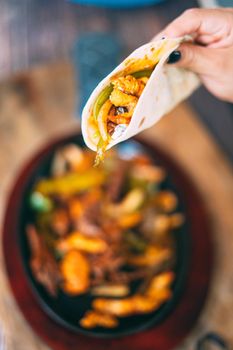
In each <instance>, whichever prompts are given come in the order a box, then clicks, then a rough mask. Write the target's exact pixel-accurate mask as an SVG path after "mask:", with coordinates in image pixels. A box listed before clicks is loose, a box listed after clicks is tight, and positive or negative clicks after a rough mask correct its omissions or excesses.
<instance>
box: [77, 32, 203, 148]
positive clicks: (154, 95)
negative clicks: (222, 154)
mask: <svg viewBox="0 0 233 350" xmlns="http://www.w3.org/2000/svg"><path fill="white" fill-rule="evenodd" d="M186 40H189V39H187V38H186V37H184V38H176V39H166V38H165V39H161V40H158V41H153V42H150V43H148V44H146V45H143V46H141V47H139V48H138V49H137V50H135V51H134V52H133V53H132V54H131V55H130V56H128V57H127V58H126V59H125V60H124V61H123V62H122V63H121V64H120V65H119V66H118V67H116V68H115V69H114V70H113V71H112V72H111V73H110V74H109V75H108V76H107V77H106V78H105V79H103V80H102V81H101V82H100V83H99V84H98V86H97V87H96V88H95V90H94V91H93V93H92V94H91V96H90V98H89V99H88V101H87V103H86V105H85V107H84V109H83V112H82V134H83V138H84V141H85V143H86V145H87V146H88V147H89V148H90V149H92V150H93V151H97V145H98V143H99V140H100V136H99V133H98V126H97V125H96V124H95V123H93V107H94V105H95V102H96V100H97V98H98V97H99V96H100V94H101V92H102V91H103V89H104V88H106V87H107V86H109V84H110V83H111V81H112V80H113V78H115V77H119V76H126V75H129V74H131V73H134V72H135V71H136V70H137V71H138V67H139V66H140V65H141V66H140V69H141V70H143V69H144V67H143V62H144V61H145V62H148V60H149V61H151V62H153V63H154V64H155V68H154V70H153V71H152V74H151V75H150V77H149V80H148V82H147V83H146V85H145V88H144V90H143V92H142V94H141V95H140V97H139V99H138V102H137V105H136V107H135V109H134V112H133V115H132V118H131V121H130V123H129V125H128V126H127V127H125V128H123V130H122V132H121V133H119V132H118V133H117V135H116V134H115V133H114V134H113V135H112V137H111V138H110V139H109V141H108V144H107V147H106V149H110V148H111V147H112V146H114V145H116V144H118V143H119V142H122V141H124V140H127V139H129V138H131V137H132V136H134V135H136V134H138V133H139V132H141V131H143V130H145V129H147V128H149V127H151V126H152V125H153V124H155V123H156V122H158V120H159V119H160V118H161V117H162V116H163V115H165V114H166V113H168V112H169V111H170V110H171V109H173V108H174V107H175V106H176V105H177V104H178V103H180V102H181V101H182V100H184V99H186V98H187V97H188V96H189V95H190V94H191V93H192V92H193V91H194V90H195V89H196V88H197V87H198V86H199V84H200V82H199V79H198V77H197V75H196V74H194V73H193V72H191V71H188V70H186V69H182V68H176V67H173V66H172V65H168V64H166V61H167V59H168V57H169V55H170V54H171V53H172V52H173V51H174V50H176V49H177V48H178V47H179V45H180V44H181V42H183V41H186ZM136 67H137V68H136Z"/></svg>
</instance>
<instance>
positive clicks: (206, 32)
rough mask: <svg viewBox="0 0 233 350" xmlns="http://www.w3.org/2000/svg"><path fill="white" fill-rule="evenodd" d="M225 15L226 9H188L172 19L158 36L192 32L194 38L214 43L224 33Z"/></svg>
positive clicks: (176, 35)
mask: <svg viewBox="0 0 233 350" xmlns="http://www.w3.org/2000/svg"><path fill="white" fill-rule="evenodd" d="M227 15H228V14H227V13H226V11H224V10H220V9H198V8H193V9H188V10H186V11H185V12H184V13H183V14H182V15H180V16H179V17H177V18H176V19H175V20H174V21H172V22H171V23H170V24H169V25H168V26H167V27H166V28H165V29H164V30H163V31H162V32H161V33H160V34H159V37H160V38H161V37H162V36H165V37H169V38H173V37H180V36H184V35H186V34H194V35H195V36H194V38H195V39H196V40H197V41H199V42H201V43H202V44H211V43H215V42H217V41H220V40H221V39H223V37H224V35H225V34H224V30H223V29H224V28H225V27H226V23H227V18H226V16H227ZM156 38H158V35H157V36H156Z"/></svg>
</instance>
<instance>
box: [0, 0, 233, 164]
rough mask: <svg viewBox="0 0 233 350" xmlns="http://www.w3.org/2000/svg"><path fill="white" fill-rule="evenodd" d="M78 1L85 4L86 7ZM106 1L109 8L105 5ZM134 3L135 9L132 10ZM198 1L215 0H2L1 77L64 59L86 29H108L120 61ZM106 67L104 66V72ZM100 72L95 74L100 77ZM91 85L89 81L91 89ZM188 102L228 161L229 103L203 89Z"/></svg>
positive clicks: (231, 152) (232, 128)
mask: <svg viewBox="0 0 233 350" xmlns="http://www.w3.org/2000/svg"><path fill="white" fill-rule="evenodd" d="M74 2H75V1H74ZM156 2H159V4H157V5H152V6H146V4H152V3H153V4H154V3H156ZM78 3H85V5H80V4H78ZM90 3H94V4H98V5H102V7H97V6H90V5H86V4H90ZM106 4H107V5H108V7H112V8H110V9H109V8H106V7H104V5H106ZM218 4H219V5H226V6H230V5H231V4H232V1H231V0H225V1H224V0H223V1H222V2H221V3H220V2H219V3H218ZM135 5H137V8H134V7H135ZM139 5H145V6H139ZM199 5H202V6H210V7H211V6H216V5H217V3H216V2H215V1H212V0H211V1H210V0H204V1H203V0H202V1H200V2H197V1H196V0H186V1H184V0H177V1H174V0H166V1H161V0H160V1H156V0H154V1H153V0H147V1H139V0H137V1H132V0H131V1H114V0H112V1H111V0H110V1H91V0H89V1H77V3H72V2H69V1H63V0H53V1H49V2H48V1H46V0H40V1H39V0H21V1H16V0H1V1H0V6H1V11H0V33H1V35H0V47H1V50H0V79H1V80H3V79H6V78H7V77H9V76H12V75H13V74H16V73H18V72H21V71H25V70H27V69H28V68H30V67H32V66H37V65H42V64H49V63H52V62H58V61H61V60H69V59H70V57H71V55H72V50H73V48H74V45H75V42H77V41H78V40H79V39H80V38H82V37H83V35H84V34H85V33H90V32H91V33H93V32H101V33H108V34H109V35H110V40H111V36H112V37H113V36H114V37H115V38H117V40H118V42H119V45H120V48H118V49H117V50H116V51H117V52H118V56H119V57H118V58H117V59H116V58H115V62H116V61H119V60H120V58H121V57H125V56H126V55H127V54H129V53H130V51H132V50H133V49H135V48H136V47H138V46H140V45H141V44H143V43H145V42H147V41H149V40H150V39H151V38H152V37H153V36H154V35H155V34H156V33H157V32H158V31H159V30H161V29H162V28H163V27H164V26H165V25H166V24H167V23H168V22H169V21H171V20H172V19H173V18H175V17H176V16H178V15H179V14H181V13H182V12H183V11H184V10H185V9H187V8H191V7H197V6H199ZM118 7H120V8H118ZM96 45H98V44H96ZM107 45H108V43H106V46H107ZM102 50H104V48H103V49H102ZM78 55H79V58H77V57H76V65H79V63H80V62H79V61H81V63H82V60H83V58H82V57H80V53H79V52H78ZM112 55H113V56H114V54H112ZM84 60H85V58H84ZM115 62H113V66H114V63H115ZM105 64H106V62H105ZM99 66H100V67H98V69H99V70H101V64H100V65H99ZM109 68H111V66H110V67H109ZM102 69H103V67H102ZM107 71H108V70H106V69H105V71H104V73H106V72H107ZM102 75H104V74H103V73H102ZM102 75H101V72H100V73H99V76H100V77H101V76H102ZM97 81H98V78H97ZM93 85H94V83H92V86H91V88H93ZM94 86H95V85H94ZM91 88H87V92H86V91H80V93H81V94H85V95H86V94H87V93H88V92H89V91H91ZM84 90H85V84H84ZM78 95H79V94H77V96H76V98H77V99H78V98H79V96H78ZM84 98H86V96H84ZM191 103H192V105H193V106H194V107H195V108H196V109H197V111H198V112H199V116H200V118H201V119H202V120H203V122H204V123H205V124H206V125H207V126H208V128H209V129H210V130H211V132H212V133H213V134H214V136H215V137H216V139H217V141H218V142H219V144H220V145H221V146H222V147H223V149H224V151H225V152H226V153H227V155H228V156H229V157H230V158H231V159H233V144H232V143H233V141H232V134H233V119H232V118H231V116H232V108H231V106H229V105H227V104H224V103H221V102H219V101H215V99H214V98H213V97H211V96H210V95H209V94H208V93H207V92H206V91H203V89H201V91H199V92H198V93H196V94H195V95H194V96H193V97H192V99H191ZM220 116H221V117H220Z"/></svg>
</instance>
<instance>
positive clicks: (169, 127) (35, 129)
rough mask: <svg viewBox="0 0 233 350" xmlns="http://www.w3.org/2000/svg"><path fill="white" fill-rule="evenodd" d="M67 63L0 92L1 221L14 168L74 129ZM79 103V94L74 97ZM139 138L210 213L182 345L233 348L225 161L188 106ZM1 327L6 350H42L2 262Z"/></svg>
mask: <svg viewBox="0 0 233 350" xmlns="http://www.w3.org/2000/svg"><path fill="white" fill-rule="evenodd" d="M73 75H74V74H73V70H72V66H71V65H70V64H69V62H62V63H58V64H54V65H51V66H42V67H37V68H35V69H33V70H31V71H29V72H26V73H24V74H21V75H18V76H17V77H13V78H12V79H9V80H8V81H5V82H3V83H2V84H0V179H1V181H0V220H1V222H2V218H3V213H4V209H5V203H6V198H7V195H8V193H9V189H10V186H11V185H12V183H13V181H14V179H15V176H16V174H17V172H18V170H19V168H20V167H21V166H22V165H23V164H24V162H25V161H26V160H27V159H28V158H29V157H30V156H31V155H32V154H33V153H34V151H35V150H38V148H39V147H40V146H42V145H43V144H44V143H45V141H48V140H50V139H51V138H53V137H57V136H59V135H64V134H68V133H69V132H70V131H73V130H74V128H76V129H77V128H78V119H75V116H74V110H75V104H76V101H75V100H77V96H75V92H76V91H78V88H77V89H75V83H74V80H73ZM77 95H78V92H77ZM144 137H146V138H148V139H150V140H151V141H156V143H157V144H158V145H159V146H161V147H162V148H163V149H164V150H166V151H167V153H169V154H170V155H171V156H172V158H173V159H174V160H175V161H176V162H178V163H179V164H180V165H181V166H182V167H183V169H184V170H185V171H186V173H187V174H188V175H189V176H190V177H191V178H192V180H193V182H194V183H195V185H196V187H197V188H198V190H199V192H200V193H201V195H202V197H203V199H204V202H205V204H206V208H207V210H208V213H209V218H210V224H211V226H212V229H213V233H214V243H215V248H216V265H215V267H214V278H213V282H212V287H211V292H210V295H209V298H208V302H207V304H206V307H205V309H204V310H203V313H202V315H201V318H200V319H199V322H198V324H197V325H196V327H195V329H194V330H193V332H192V334H190V336H189V338H188V339H187V340H186V342H185V344H183V345H182V349H191V348H193V346H194V345H193V344H194V342H195V341H196V339H197V338H198V337H199V336H200V335H201V334H203V333H204V332H205V331H207V330H214V331H217V332H219V333H220V334H222V335H223V336H224V337H225V338H226V340H228V341H229V342H230V344H232V345H233V313H232V310H233V264H232V254H233V216H232V212H233V172H232V168H231V165H230V164H229V163H228V161H227V159H226V158H225V156H224V154H223V153H222V152H221V151H220V149H219V148H218V146H217V144H216V143H215V141H214V140H213V138H212V137H211V135H210V134H209V133H208V132H207V130H206V129H205V128H204V126H203V125H202V124H201V123H200V121H199V118H198V116H196V115H195V112H194V111H193V110H191V109H190V107H189V106H188V105H187V104H181V105H180V106H178V107H177V108H176V109H175V110H174V111H173V112H172V113H170V114H169V115H167V116H165V117H164V118H163V119H162V120H161V121H160V122H159V123H158V124H157V125H156V126H154V127H153V128H151V129H150V130H148V131H146V132H144ZM0 286H1V288H0V327H2V329H3V330H4V333H5V339H6V343H7V349H8V350H34V349H47V346H46V345H45V344H43V343H42V342H41V340H40V339H38V338H37V336H36V335H35V334H34V333H33V331H32V330H31V328H30V326H29V325H28V324H27V323H26V321H25V320H24V319H23V317H22V315H21V313H20V311H19V309H18V306H17V305H16V303H15V302H14V299H13V297H12V294H11V291H10V289H9V286H8V282H7V278H6V274H5V270H4V264H3V259H2V254H1V255H0Z"/></svg>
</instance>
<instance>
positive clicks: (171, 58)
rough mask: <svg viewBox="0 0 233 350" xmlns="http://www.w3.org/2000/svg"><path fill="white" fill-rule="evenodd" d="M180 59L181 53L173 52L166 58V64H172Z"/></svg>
mask: <svg viewBox="0 0 233 350" xmlns="http://www.w3.org/2000/svg"><path fill="white" fill-rule="evenodd" d="M180 59H181V52H180V51H173V52H172V53H171V54H170V56H169V57H168V60H167V63H169V64H172V63H176V62H178V61H179V60H180Z"/></svg>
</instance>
